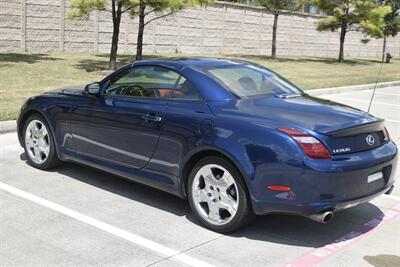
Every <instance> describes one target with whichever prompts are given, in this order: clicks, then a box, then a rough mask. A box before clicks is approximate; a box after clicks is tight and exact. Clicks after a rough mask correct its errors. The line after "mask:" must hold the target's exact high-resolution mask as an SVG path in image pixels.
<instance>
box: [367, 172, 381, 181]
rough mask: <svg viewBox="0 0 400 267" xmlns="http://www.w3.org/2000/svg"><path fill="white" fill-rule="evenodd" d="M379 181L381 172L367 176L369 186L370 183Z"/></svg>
mask: <svg viewBox="0 0 400 267" xmlns="http://www.w3.org/2000/svg"><path fill="white" fill-rule="evenodd" d="M380 179H383V172H381V171H380V172H376V173H373V174H371V175H368V178H367V182H368V183H369V184H370V183H372V182H375V181H378V180H380Z"/></svg>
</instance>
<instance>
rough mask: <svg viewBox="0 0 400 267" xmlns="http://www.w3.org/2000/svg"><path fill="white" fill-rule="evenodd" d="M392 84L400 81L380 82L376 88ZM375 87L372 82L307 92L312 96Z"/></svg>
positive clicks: (399, 83)
mask: <svg viewBox="0 0 400 267" xmlns="http://www.w3.org/2000/svg"><path fill="white" fill-rule="evenodd" d="M392 86H400V81H394V82H383V83H378V84H377V85H376V88H377V89H378V88H385V87H392ZM374 88H375V84H374V83H371V84H361V85H352V86H342V87H333V88H322V89H310V90H307V91H306V93H308V94H309V95H312V96H318V95H328V94H339V93H344V92H354V91H362V90H370V89H374Z"/></svg>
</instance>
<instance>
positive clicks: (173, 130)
mask: <svg viewBox="0 0 400 267" xmlns="http://www.w3.org/2000/svg"><path fill="white" fill-rule="evenodd" d="M174 89H175V90H174V91H173V92H171V93H170V95H169V96H168V103H167V110H166V113H165V116H164V123H163V131H162V134H161V137H160V139H159V142H158V146H157V149H156V151H155V153H154V155H153V157H152V159H151V160H150V163H149V164H148V165H147V166H146V168H148V169H151V170H155V171H158V172H162V173H166V174H170V175H172V176H174V177H178V176H179V170H180V167H181V166H180V165H181V163H182V160H183V158H184V157H185V155H186V154H187V152H188V151H191V150H192V149H193V148H195V147H196V146H198V145H200V144H207V143H209V144H212V143H213V135H212V124H213V121H212V119H213V114H212V113H211V110H210V108H209V107H208V105H207V102H206V101H205V100H204V99H203V98H202V96H201V95H200V93H199V92H198V90H197V89H196V88H195V87H194V86H193V84H192V83H191V82H190V81H189V80H188V79H187V78H185V77H184V76H181V77H180V78H179V81H178V82H177V84H176V86H175V88H174Z"/></svg>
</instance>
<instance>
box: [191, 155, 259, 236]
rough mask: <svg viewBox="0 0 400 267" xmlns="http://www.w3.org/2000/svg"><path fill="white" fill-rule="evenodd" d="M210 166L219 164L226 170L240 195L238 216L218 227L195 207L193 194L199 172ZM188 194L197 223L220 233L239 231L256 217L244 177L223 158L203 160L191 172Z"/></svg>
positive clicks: (212, 157)
mask: <svg viewBox="0 0 400 267" xmlns="http://www.w3.org/2000/svg"><path fill="white" fill-rule="evenodd" d="M208 164H217V165H220V166H222V167H223V168H225V169H226V170H227V171H228V172H229V173H230V174H231V176H232V178H233V179H234V181H235V183H236V186H237V193H238V195H239V198H238V199H239V201H238V207H237V211H236V214H235V215H234V216H233V218H232V219H231V220H230V221H229V222H227V223H226V224H223V225H216V224H212V223H210V222H208V221H207V220H205V219H204V218H203V217H202V216H201V215H200V214H199V212H198V211H197V209H196V207H195V202H194V199H193V192H192V186H193V182H194V179H195V176H196V174H197V172H198V171H199V170H200V169H201V168H202V167H203V166H206V165H208ZM187 192H188V200H189V204H190V208H191V210H192V212H193V214H194V216H195V217H196V219H197V221H199V222H200V224H201V225H203V226H204V227H206V228H208V229H210V230H212V231H215V232H218V233H231V232H233V231H236V230H238V229H239V228H241V227H243V226H245V225H246V224H248V223H249V222H250V221H251V220H252V219H253V218H254V217H255V215H254V213H253V210H252V207H251V202H250V197H249V194H248V191H247V187H246V185H245V183H244V180H243V177H242V175H241V174H240V172H239V171H238V170H237V168H236V167H235V166H234V165H233V164H232V163H231V162H229V161H228V160H226V159H224V158H222V157H217V156H209V157H205V158H203V159H201V160H200V161H199V162H198V163H197V164H196V165H195V166H194V167H193V169H192V170H191V172H190V175H189V178H188V183H187Z"/></svg>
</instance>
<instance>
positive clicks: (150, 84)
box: [105, 66, 179, 98]
mask: <svg viewBox="0 0 400 267" xmlns="http://www.w3.org/2000/svg"><path fill="white" fill-rule="evenodd" d="M178 78H179V74H178V73H176V72H175V71H172V70H170V69H167V68H162V67H157V66H143V67H134V68H132V69H130V70H128V71H127V72H124V73H122V74H121V75H119V76H117V77H115V78H114V79H112V80H111V81H110V83H109V85H108V88H107V89H106V90H105V94H107V95H124V96H136V97H152V98H160V97H163V96H162V93H161V92H163V91H172V90H173V89H174V87H175V84H176V83H177V81H178Z"/></svg>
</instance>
